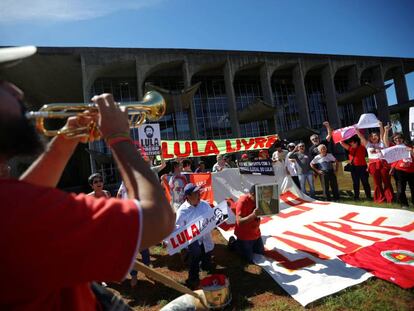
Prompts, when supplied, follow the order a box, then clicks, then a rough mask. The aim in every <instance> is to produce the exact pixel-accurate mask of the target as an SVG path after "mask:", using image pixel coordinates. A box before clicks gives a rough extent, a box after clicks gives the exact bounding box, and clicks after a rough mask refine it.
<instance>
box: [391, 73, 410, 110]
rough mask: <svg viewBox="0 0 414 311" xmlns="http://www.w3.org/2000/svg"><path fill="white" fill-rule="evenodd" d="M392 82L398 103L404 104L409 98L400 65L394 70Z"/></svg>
mask: <svg viewBox="0 0 414 311" xmlns="http://www.w3.org/2000/svg"><path fill="white" fill-rule="evenodd" d="M394 83H395V94H396V96H397V101H398V104H404V103H405V102H407V101H408V100H409V96H408V89H407V82H406V81H405V74H404V71H403V69H402V68H401V67H399V68H398V69H396V70H395V76H394Z"/></svg>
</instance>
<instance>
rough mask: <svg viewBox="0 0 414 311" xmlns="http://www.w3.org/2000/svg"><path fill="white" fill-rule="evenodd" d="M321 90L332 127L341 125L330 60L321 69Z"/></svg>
mask: <svg viewBox="0 0 414 311" xmlns="http://www.w3.org/2000/svg"><path fill="white" fill-rule="evenodd" d="M322 84H323V91H324V93H325V98H326V108H327V111H328V120H329V123H330V125H331V127H333V128H339V127H341V122H340V119H339V113H338V102H337V101H336V89H335V83H334V75H333V71H332V67H331V62H329V64H328V65H327V66H325V68H324V69H323V70H322Z"/></svg>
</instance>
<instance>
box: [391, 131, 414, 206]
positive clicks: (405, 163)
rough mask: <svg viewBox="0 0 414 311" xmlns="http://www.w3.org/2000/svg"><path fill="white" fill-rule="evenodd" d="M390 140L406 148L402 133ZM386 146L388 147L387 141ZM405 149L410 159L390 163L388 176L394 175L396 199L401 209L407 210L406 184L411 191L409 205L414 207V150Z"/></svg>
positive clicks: (410, 148)
mask: <svg viewBox="0 0 414 311" xmlns="http://www.w3.org/2000/svg"><path fill="white" fill-rule="evenodd" d="M391 140H392V142H393V143H394V144H395V145H404V146H407V145H406V144H405V139H404V136H403V134H402V133H395V134H394V135H393V136H392V138H391ZM386 144H387V145H388V139H387V140H386ZM407 148H408V149H409V150H410V155H411V157H409V158H406V159H402V160H399V161H396V162H393V163H391V170H390V174H391V175H394V177H395V181H396V183H397V198H398V202H399V203H400V205H401V207H402V208H408V200H407V196H406V194H405V189H406V188H407V183H408V186H409V187H410V190H411V203H412V204H413V205H414V151H413V150H414V149H413V148H412V147H409V146H407Z"/></svg>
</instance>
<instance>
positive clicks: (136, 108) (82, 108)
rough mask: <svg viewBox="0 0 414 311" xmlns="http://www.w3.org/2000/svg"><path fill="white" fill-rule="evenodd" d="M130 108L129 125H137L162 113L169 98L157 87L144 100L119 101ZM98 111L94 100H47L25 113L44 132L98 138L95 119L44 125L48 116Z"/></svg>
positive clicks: (65, 115)
mask: <svg viewBox="0 0 414 311" xmlns="http://www.w3.org/2000/svg"><path fill="white" fill-rule="evenodd" d="M117 105H119V106H122V107H125V108H126V109H127V111H128V116H129V117H130V118H129V126H130V128H136V127H138V126H140V125H142V124H143V123H145V122H146V121H147V120H148V121H157V120H159V119H161V118H162V117H163V115H164V114H165V111H166V102H165V100H164V98H163V97H162V95H161V94H160V93H158V92H156V91H149V92H147V93H145V95H144V98H143V99H142V101H138V102H124V103H117ZM98 113H99V111H98V107H97V105H96V104H94V103H70V104H48V105H44V106H42V107H41V108H40V110H39V111H30V112H27V113H26V118H28V119H34V120H35V121H36V128H37V130H38V131H39V132H40V133H42V134H44V135H45V136H49V137H51V136H56V135H63V136H65V137H66V138H78V137H90V136H91V135H92V136H94V138H95V139H96V138H99V136H100V135H99V129H98V126H97V124H96V122H91V123H90V124H89V125H88V126H85V127H79V128H76V129H71V128H65V127H62V128H60V129H58V130H50V129H47V128H46V126H45V119H64V118H68V117H73V116H96V115H97V114H98Z"/></svg>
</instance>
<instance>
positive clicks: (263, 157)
mask: <svg viewBox="0 0 414 311" xmlns="http://www.w3.org/2000/svg"><path fill="white" fill-rule="evenodd" d="M268 159H269V151H267V150H264V149H262V150H260V151H259V160H268Z"/></svg>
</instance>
